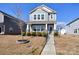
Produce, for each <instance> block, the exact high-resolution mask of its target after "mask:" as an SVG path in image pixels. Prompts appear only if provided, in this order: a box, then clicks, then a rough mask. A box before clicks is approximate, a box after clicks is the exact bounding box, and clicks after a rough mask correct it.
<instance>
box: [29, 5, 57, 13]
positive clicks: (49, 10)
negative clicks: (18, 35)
mask: <svg viewBox="0 0 79 59" xmlns="http://www.w3.org/2000/svg"><path fill="white" fill-rule="evenodd" d="M37 9H41V10H43V11H45V12H47V13H56V11H55V10H53V9H51V8H49V7H47V6H46V5H41V6H38V7H36V8H34V9H33V10H32V11H31V12H30V13H32V12H34V11H35V10H37Z"/></svg>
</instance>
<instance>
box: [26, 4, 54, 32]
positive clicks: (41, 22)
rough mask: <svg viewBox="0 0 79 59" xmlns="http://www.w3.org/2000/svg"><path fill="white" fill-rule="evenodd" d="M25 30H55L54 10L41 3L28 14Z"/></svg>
mask: <svg viewBox="0 0 79 59" xmlns="http://www.w3.org/2000/svg"><path fill="white" fill-rule="evenodd" d="M29 18H30V20H29V22H27V23H26V24H27V27H26V31H27V32H28V31H29V32H44V31H46V32H48V33H51V32H52V31H54V30H56V11H55V10H53V9H51V8H49V7H47V6H45V5H41V6H38V7H36V8H34V9H33V10H32V11H31V12H30V15H29Z"/></svg>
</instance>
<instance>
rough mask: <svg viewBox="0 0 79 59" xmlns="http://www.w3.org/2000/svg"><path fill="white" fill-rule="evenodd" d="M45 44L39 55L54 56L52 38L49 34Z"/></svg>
mask: <svg viewBox="0 0 79 59" xmlns="http://www.w3.org/2000/svg"><path fill="white" fill-rule="evenodd" d="M47 40H48V41H47V43H46V45H45V47H44V49H43V51H42V53H41V55H56V51H55V46H54V36H53V34H50V35H49V36H48V39H47Z"/></svg>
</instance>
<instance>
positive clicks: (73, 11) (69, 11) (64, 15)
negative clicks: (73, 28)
mask: <svg viewBox="0 0 79 59" xmlns="http://www.w3.org/2000/svg"><path fill="white" fill-rule="evenodd" d="M42 4H44V5H46V6H48V7H49V8H51V9H53V10H55V11H56V14H57V22H59V23H65V24H67V23H69V22H70V21H72V20H74V19H76V18H78V17H79V4H78V3H16V4H15V3H2V4H1V3H0V10H1V11H3V12H6V13H7V14H10V15H12V16H15V17H16V13H15V11H16V8H17V7H19V8H20V9H21V10H22V15H23V16H22V20H24V21H28V20H29V12H30V11H31V10H32V9H34V8H35V7H37V6H40V5H42Z"/></svg>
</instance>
